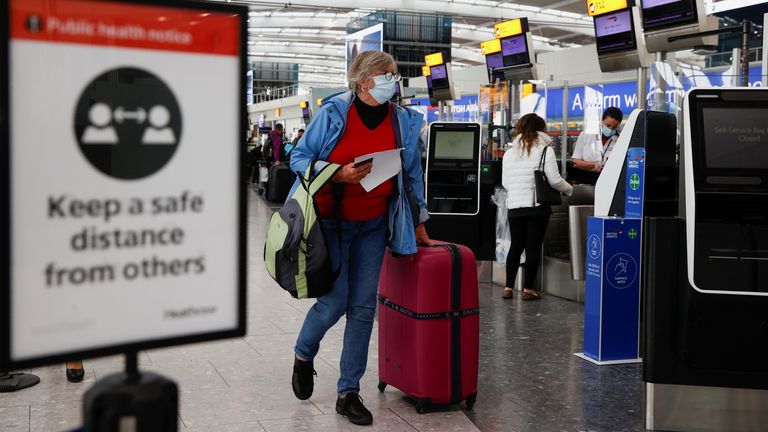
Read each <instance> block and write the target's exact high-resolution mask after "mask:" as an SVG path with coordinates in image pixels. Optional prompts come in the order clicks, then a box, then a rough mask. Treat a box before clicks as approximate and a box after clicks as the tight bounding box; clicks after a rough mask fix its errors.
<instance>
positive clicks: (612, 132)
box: [603, 125, 616, 138]
mask: <svg viewBox="0 0 768 432" xmlns="http://www.w3.org/2000/svg"><path fill="white" fill-rule="evenodd" d="M614 135H616V130H615V129H611V128H609V127H608V126H606V125H603V136H604V137H606V138H610V137H612V136H614Z"/></svg>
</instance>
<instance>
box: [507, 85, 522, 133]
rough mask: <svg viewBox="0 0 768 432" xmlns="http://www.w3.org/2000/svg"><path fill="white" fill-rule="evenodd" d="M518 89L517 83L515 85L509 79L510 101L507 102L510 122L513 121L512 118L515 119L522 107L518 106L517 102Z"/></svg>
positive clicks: (508, 94)
mask: <svg viewBox="0 0 768 432" xmlns="http://www.w3.org/2000/svg"><path fill="white" fill-rule="evenodd" d="M516 90H517V85H515V84H514V83H513V82H512V81H507V97H508V102H509V103H508V104H507V106H508V107H509V110H508V112H509V119H508V122H509V123H512V120H513V119H514V117H515V114H517V113H518V112H520V109H519V108H518V107H517V105H518V104H517V98H516V97H515V96H516V93H517V91H516Z"/></svg>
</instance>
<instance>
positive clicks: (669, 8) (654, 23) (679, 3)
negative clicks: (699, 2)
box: [642, 0, 698, 30]
mask: <svg viewBox="0 0 768 432" xmlns="http://www.w3.org/2000/svg"><path fill="white" fill-rule="evenodd" d="M642 8H643V29H645V30H655V29H659V28H664V27H671V26H676V25H680V24H687V23H690V22H696V21H697V20H698V16H697V15H696V0H643V1H642Z"/></svg>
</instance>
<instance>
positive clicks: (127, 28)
mask: <svg viewBox="0 0 768 432" xmlns="http://www.w3.org/2000/svg"><path fill="white" fill-rule="evenodd" d="M10 6H11V8H10V9H11V16H10V19H11V39H25V40H34V41H46V42H61V43H76V44H85V45H102V46H111V47H122V48H140V49H152V50H162V51H179V52H194V53H201V54H220V55H235V56H236V55H239V51H240V19H239V17H238V15H236V14H232V13H225V12H215V11H206V10H203V9H198V10H195V9H193V8H194V3H192V4H190V8H189V9H187V8H170V7H166V6H153V5H142V4H131V3H118V2H111V1H96V0H11V2H10Z"/></svg>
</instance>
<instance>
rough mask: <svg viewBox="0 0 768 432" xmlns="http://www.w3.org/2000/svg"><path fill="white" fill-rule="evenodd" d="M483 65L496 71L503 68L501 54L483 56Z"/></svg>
mask: <svg viewBox="0 0 768 432" xmlns="http://www.w3.org/2000/svg"><path fill="white" fill-rule="evenodd" d="M485 65H486V66H487V67H488V69H498V68H501V67H504V58H503V55H502V54H501V53H496V54H489V55H487V56H485Z"/></svg>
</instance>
